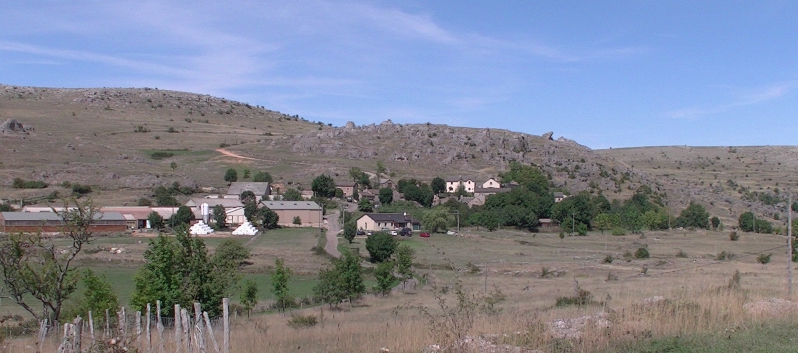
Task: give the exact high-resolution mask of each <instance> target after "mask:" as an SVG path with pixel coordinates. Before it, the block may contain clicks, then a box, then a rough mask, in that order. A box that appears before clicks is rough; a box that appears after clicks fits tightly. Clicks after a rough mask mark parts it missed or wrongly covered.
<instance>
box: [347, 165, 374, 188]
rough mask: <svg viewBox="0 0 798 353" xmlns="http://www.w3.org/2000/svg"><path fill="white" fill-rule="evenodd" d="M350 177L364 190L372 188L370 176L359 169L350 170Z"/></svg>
mask: <svg viewBox="0 0 798 353" xmlns="http://www.w3.org/2000/svg"><path fill="white" fill-rule="evenodd" d="M349 176H351V177H352V181H354V182H356V183H357V185H359V186H360V187H362V188H371V179H369V175H368V174H366V173H365V172H363V171H362V170H360V168H358V167H352V168H351V169H349Z"/></svg>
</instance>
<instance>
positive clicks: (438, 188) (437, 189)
mask: <svg viewBox="0 0 798 353" xmlns="http://www.w3.org/2000/svg"><path fill="white" fill-rule="evenodd" d="M430 187H431V188H432V193H434V194H435V195H437V194H440V193H443V192H445V191H446V181H445V180H443V178H441V177H435V178H434V179H432V183H430Z"/></svg>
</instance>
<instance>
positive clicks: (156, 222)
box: [147, 211, 164, 230]
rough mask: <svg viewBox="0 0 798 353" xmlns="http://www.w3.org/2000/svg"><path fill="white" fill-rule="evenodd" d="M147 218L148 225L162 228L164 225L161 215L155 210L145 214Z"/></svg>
mask: <svg viewBox="0 0 798 353" xmlns="http://www.w3.org/2000/svg"><path fill="white" fill-rule="evenodd" d="M147 220H148V221H149V222H150V227H152V228H153V229H159V230H160V229H163V227H164V220H163V217H162V216H161V215H160V214H159V213H158V212H155V211H152V212H150V214H148V215H147Z"/></svg>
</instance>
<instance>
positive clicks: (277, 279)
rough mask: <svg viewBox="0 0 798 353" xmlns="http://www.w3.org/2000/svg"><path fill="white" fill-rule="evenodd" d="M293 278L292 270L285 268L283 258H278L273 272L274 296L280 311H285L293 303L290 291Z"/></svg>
mask: <svg viewBox="0 0 798 353" xmlns="http://www.w3.org/2000/svg"><path fill="white" fill-rule="evenodd" d="M290 278H291V269H290V268H287V267H285V263H284V262H283V259H282V258H279V257H278V258H277V260H275V261H274V271H273V272H272V294H274V298H275V300H277V305H278V306H279V307H280V310H282V311H285V307H286V305H287V304H288V303H290V302H292V301H293V300H292V298H291V295H290V293H289V291H288V280H289V279H290Z"/></svg>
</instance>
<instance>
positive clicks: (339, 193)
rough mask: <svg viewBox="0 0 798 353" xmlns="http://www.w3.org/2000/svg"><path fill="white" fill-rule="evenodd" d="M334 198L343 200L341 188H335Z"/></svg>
mask: <svg viewBox="0 0 798 353" xmlns="http://www.w3.org/2000/svg"><path fill="white" fill-rule="evenodd" d="M335 198H337V199H342V198H344V190H343V189H341V188H335Z"/></svg>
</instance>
